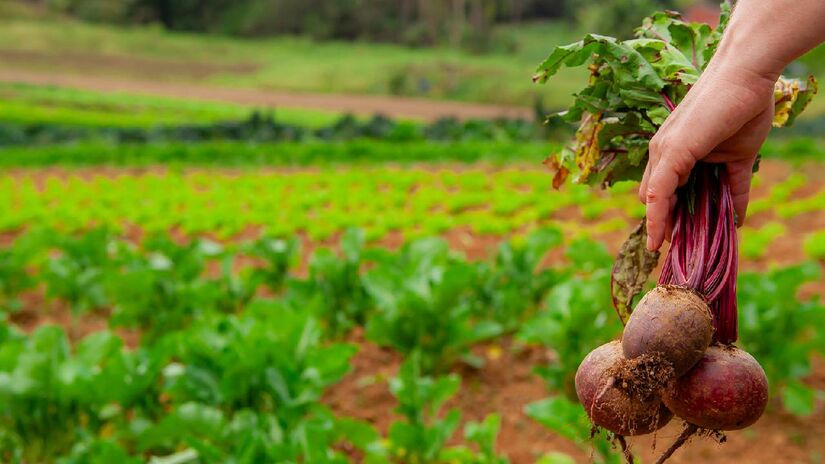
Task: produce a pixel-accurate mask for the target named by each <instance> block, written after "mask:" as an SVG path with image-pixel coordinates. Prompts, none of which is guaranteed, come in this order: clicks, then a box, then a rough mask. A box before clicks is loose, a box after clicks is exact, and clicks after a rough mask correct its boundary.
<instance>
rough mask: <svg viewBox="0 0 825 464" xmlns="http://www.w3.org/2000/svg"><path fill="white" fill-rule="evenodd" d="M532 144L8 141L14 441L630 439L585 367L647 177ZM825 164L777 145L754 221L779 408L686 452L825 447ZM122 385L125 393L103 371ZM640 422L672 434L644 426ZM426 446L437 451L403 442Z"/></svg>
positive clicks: (645, 446) (9, 424)
mask: <svg viewBox="0 0 825 464" xmlns="http://www.w3.org/2000/svg"><path fill="white" fill-rule="evenodd" d="M308 143H312V142H308ZM339 143H341V144H344V145H346V144H351V143H365V142H363V141H361V142H359V141H352V142H339ZM376 143H377V142H376ZM299 145H300V142H299V143H296V144H293V145H292V147H293V148H296V147H298V146H299ZM527 146H528V147H530V146H531V145H530V144H527ZM80 147H81V148H82V147H83V145H80ZM125 147H126V146H124V148H125ZM151 147H152V145H147V146H145V147H142V148H141V146H133V147H130V148H129V149H131V150H134V151H135V156H136V157H139V154H140V153H146V154H147V156H150V152H151ZM539 147H541V145H540V144H536V145H535V148H539ZM48 149H49V148H48V145H46V146H43V147H40V148H36V149H34V150H33V151H31V153H36V152H37V151H38V150H40V151H44V150H48ZM117 149H118V147H117V146H114V147H110V148H109V150H117ZM14 150H15V148H13V147H12V148H7V149H5V151H7V152H9V153H12V152H13V151H14ZM57 152H59V150H57ZM20 153H27V152H25V151H20ZM71 156H72V157H76V156H78V155H77V154H76V153H75V154H72V155H71ZM14 159H21V160H24V156H23V155H19V156H18V157H17V158H15V157H12V158H10V160H14ZM68 159H72V158H71V157H69V158H68ZM241 159H243V158H241ZM530 159H531V158H522V159H520V160H519V159H517V158H516V160H515V161H513V162H511V163H502V162H476V161H470V162H461V161H460V160H451V161H447V162H446V163H445V162H443V161H441V162H426V161H415V162H411V163H406V164H398V163H387V162H384V161H382V158H381V157H378V158H377V159H376V160H373V161H371V160H370V158H369V156H366V157H365V158H364V159H362V160H361V161H360V162H358V163H356V164H348V163H341V162H330V163H324V164H321V165H318V166H314V167H313V166H307V165H302V164H300V163H299V164H294V165H291V166H290V165H289V164H286V165H284V164H282V165H281V166H277V165H275V166H270V167H261V166H260V165H259V164H255V163H253V164H247V165H243V163H241V164H240V165H238V164H237V163H236V164H235V165H234V166H232V167H228V166H227V167H220V166H216V165H215V161H214V160H213V163H212V164H211V165H210V166H208V167H207V166H201V165H199V164H198V163H197V162H195V163H193V164H189V165H187V163H186V161H185V160H178V162H176V163H175V164H174V165H173V166H164V165H162V164H157V163H155V164H148V165H145V164H143V165H140V164H138V165H136V166H129V164H128V162H127V163H126V164H123V163H121V165H112V164H108V163H105V162H103V164H97V165H94V164H93V165H88V164H87V165H85V166H74V167H73V166H72V165H71V163H69V164H65V163H64V164H63V165H62V166H61V165H60V163H57V164H56V165H51V166H50V165H48V164H38V166H40V167H31V166H30V167H14V165H13V163H14V162H13V161H9V165H7V166H5V167H4V169H3V173H2V174H1V175H0V198H2V202H3V204H6V205H9V208H8V209H7V210H6V211H5V212H4V214H3V216H2V220H3V223H2V232H0V237H2V245H3V248H2V250H3V251H2V255H0V256H2V260H0V263H2V265H0V276H2V278H0V281H2V282H3V286H2V301H3V306H4V307H5V308H7V310H6V311H7V316H6V322H5V323H4V327H5V329H4V331H5V332H4V333H5V335H4V337H5V338H4V340H5V342H4V343H3V353H4V354H3V355H1V356H0V359H2V360H3V361H2V362H1V363H0V371H2V372H3V373H4V374H3V376H0V383H1V384H2V385H5V386H4V387H3V388H4V390H3V391H4V392H5V393H4V396H3V398H4V399H3V400H1V401H2V403H0V404H2V411H3V416H2V417H3V421H4V422H3V423H4V424H5V425H4V430H5V431H6V432H5V433H6V435H5V436H4V438H3V441H2V443H5V445H4V446H5V448H3V449H4V453H5V454H4V456H6V457H7V458H8V459H15V457H14V455H13V450H18V451H19V450H21V449H24V450H25V452H26V453H27V454H25V455H21V456H19V457H18V459H22V460H23V462H32V461H46V462H47V461H50V460H52V459H55V458H57V457H58V456H63V457H64V460H63V461H61V462H95V461H94V460H95V459H97V460H98V461H96V462H109V461H110V460H111V459H117V460H122V459H126V456H127V455H131V456H134V457H135V458H136V459H137V461H136V462H139V461H141V460H142V459H149V457H154V458H158V459H160V458H161V457H164V458H167V459H172V458H170V456H174V459H181V460H183V461H184V462H219V461H224V460H226V459H230V456H239V455H240V454H238V453H251V454H244V455H246V456H257V458H252V459H253V462H254V460H256V459H264V457H263V456H267V457H272V456H275V457H278V456H280V457H281V458H276V459H286V460H290V459H293V458H290V456H293V457H294V456H313V457H312V458H311V461H310V462H346V461H347V460H354V461H356V462H386V461H387V460H389V461H390V462H441V461H440V460H441V459H448V458H446V457H445V456H450V457H449V460H450V462H473V463H475V462H498V461H490V459H501V458H503V457H506V458H507V459H509V462H513V463H532V462H537V461H538V460H539V459H542V457H543V459H544V461H542V462H582V461H584V460H587V459H591V457H592V459H595V460H597V461H598V460H604V461H605V462H615V461H616V460H617V459H619V457H618V456H619V454H617V453H616V452H615V451H611V450H610V447H609V446H608V445H604V444H600V443H602V442H600V441H598V440H599V439H598V438H597V439H596V441H591V440H588V439H587V435H588V429H589V427H587V426H585V425H584V424H586V422H582V421H586V419H584V416H583V413H582V412H581V410H580V409H579V407H578V405H577V404H575V403H572V402H570V400H569V399H568V398H570V396H569V395H570V383H569V382H570V378H571V377H570V376H571V375H572V372H574V370H575V367H576V366H577V365H578V362H579V360H580V358H581V357H582V356H583V355H584V354H585V353H586V351H588V350H589V347H590V346H592V345H594V344H597V343H599V342H601V341H604V340H608V339H610V338H611V337H614V336H615V335H616V334H617V333H618V332H619V330H620V327H621V326H620V325H619V323H618V320H617V319H616V318H615V315H614V314H613V310H612V309H611V308H610V306H611V305H610V296H609V292H608V289H609V286H608V282H609V268H610V265H611V263H612V254H613V253H615V251H616V250H617V249H618V245H619V242H620V241H621V239H622V237H624V235H625V234H626V233H627V230H628V229H629V228H630V227H631V226H632V224H633V223H634V221H635V220H637V219H638V217H639V216H640V214H641V213H642V211H641V208H640V205H639V204H638V200H637V199H636V196H635V192H634V188H633V185H632V184H627V185H626V186H621V187H620V188H619V189H613V190H611V191H609V192H594V191H592V190H590V189H585V188H565V189H564V190H562V191H554V190H553V189H552V188H551V186H550V183H551V176H549V174H548V173H547V172H546V170H545V169H544V168H543V167H542V166H541V165H540V162H539V161H540V159H541V157H540V156H539V157H537V158H535V159H534V161H530ZM217 162H218V163H219V162H220V159H218V161H217ZM23 164H24V165H25V163H23ZM822 168H823V165H822V164H821V163H819V162H817V161H815V160H808V161H806V160H805V158H804V157H803V158H797V159H796V160H795V162H794V163H788V162H785V161H780V160H776V159H768V160H765V161H763V163H762V167H761V171H760V173H759V174H758V175H757V178H756V180H755V185H756V187H755V193H754V201H753V202H752V205H751V216H750V219H749V223H748V224H747V225H746V227H745V228H744V229H742V244H741V252H742V258H743V263H742V269H743V271H744V272H743V274H742V275H741V276H740V288H741V290H740V293H739V297H740V305H741V307H742V318H743V320H742V323H741V326H742V332H743V333H742V346H744V347H746V348H747V349H748V350H750V351H751V352H754V353H755V354H756V356H757V357H758V358H759V359H760V362H761V363H762V364H763V365H764V366H766V369H767V370H768V372H769V376H770V377H771V382H772V385H773V388H774V401H773V402H772V405H771V409H770V411H769V413H768V415H767V416H766V417H765V418H764V419H763V420H762V421H760V422H759V424H758V425H757V426H756V427H754V428H753V429H751V430H749V431H748V432H746V433H736V432H734V433H730V434H729V437H728V443H726V444H724V445H718V444H716V443H715V442H712V441H708V440H699V441H697V443H695V444H692V445H691V446H690V447H688V448H687V449H686V450H684V452H683V453H680V454H679V455H677V456H676V458H674V462H690V461H691V460H696V459H701V460H703V461H704V462H730V461H729V460H730V459H731V456H736V459H743V460H758V459H762V458H764V456H773V458H772V460H773V461H774V462H817V460H818V459H819V458H818V456H821V455H822V453H825V449H822V448H821V447H819V446H820V443H819V441H818V440H817V439H816V438H815V437H816V436H817V435H818V434H819V433H821V430H820V428H821V425H822V424H823V414H824V413H825V410H823V406H822V403H821V401H820V400H818V398H820V397H821V393H818V392H819V391H821V390H822V389H823V388H825V383H823V380H822V379H823V375H824V374H823V373H824V372H825V371H823V369H825V367H823V366H825V365H823V362H822V360H821V358H820V357H818V356H817V355H815V354H814V353H816V352H820V353H821V352H823V351H825V350H823V349H822V344H821V342H820V341H819V340H820V338H819V337H820V335H819V333H818V332H811V327H814V325H811V322H812V321H816V320H821V318H822V317H823V314H825V308H823V306H822V305H821V304H820V303H816V302H814V300H810V299H811V298H818V296H819V295H821V294H822V292H823V291H825V287H823V286H822V283H823V280H822V269H821V267H822V266H821V264H822V260H823V251H822V249H823V244H822V243H823V240H825V239H823V237H824V236H825V234H823V230H825V202H823V190H822V186H821V185H819V184H818V183H817V182H816V181H815V180H813V179H814V178H813V177H812V173H815V172H817V170H819V169H822ZM205 213H206V214H205ZM434 237H440V238H434ZM537 270H539V271H537ZM536 272H538V273H536ZM23 276H25V277H23ZM776 324H781V326H782V327H783V329H782V331H781V332H780V331H774V332H773V333H775V335H773V336H774V337H775V339H773V340H765V334H766V333H769V332H771V330H773V329H769V328H768V327H773V326H774V325H776ZM812 337H813V338H812ZM788 341H791V342H792V343H793V346H795V347H800V348H799V349H795V350H788V349H785V348H783V347H784V346H785V345H784V344H785V343H786V342H788ZM261 347H267V348H264V349H262V348H261ZM803 347H804V348H803ZM25 360H31V361H25ZM24 361H25V362H24ZM138 372H140V374H138ZM272 376H274V377H272ZM130 379H131V380H130ZM134 379H140V381H139V382H137V383H136V382H135V380H134ZM238 382H240V383H238ZM102 385H106V390H107V391H109V392H110V393H108V394H106V395H99V394H95V395H88V394H84V391H92V390H94V391H97V389H99V388H101V386H102ZM23 404H25V405H27V406H26V407H25V409H21V407H22V405H23ZM396 407H400V409H398V410H396V412H394V413H389V411H392V410H394V408H396ZM32 408H34V410H37V411H54V410H55V408H57V409H58V410H59V411H61V412H60V416H53V415H43V416H39V415H34V416H32V415H31V414H30V411H32ZM56 417H58V418H56ZM459 417H460V419H459ZM473 424H475V425H473ZM576 424H581V426H577V425H576ZM273 427H275V428H274V429H273ZM274 430H279V431H278V432H277V433H276V432H274ZM218 431H221V432H220V433H218ZM425 431H429V432H425ZM496 432H497V433H496ZM676 433H677V428H676V425H673V426H670V427H668V428H666V429H664V430H663V431H661V432H660V433H659V434H658V435H657V437H656V440H657V443H663V442H666V441H667V440H668V439H669V438H671V437H673V436H674V435H675V434H676ZM439 437H440V438H439ZM462 437H464V438H462ZM21 443H27V444H31V443H42V445H37V446H23V447H22V448H21ZM594 444H595V445H596V446H597V448H596V449H598V450H600V451H596V452H595V454H593V453H594V451H590V449H591V446H593V445H594ZM634 446H635V448H636V449H637V452H638V453H639V454H640V455H641V457H642V458H643V459H644V460H645V461H648V460H652V459H653V457H654V456H655V454H656V453H655V451H653V448H652V443H651V441H650V439H649V438H643V439H640V440H636V441H635V445H634ZM658 446H661V444H659V445H658ZM428 447H434V448H428ZM777 448H780V449H782V450H783V451H782V453H781V455H780V454H770V453H776V449H777ZM310 449H312V450H315V451H317V450H323V452H322V453H321V455H319V456H314V455H308V454H306V453H310ZM424 449H433V450H436V451H433V453H436V454H433V455H431V456H430V457H426V456H419V457H413V456H414V455H410V454H408V453H411V452H412V450H424ZM485 450H487V451H485ZM315 451H312V452H315ZM28 453H32V454H28ZM485 453H487V454H486V455H485ZM67 456H68V457H67ZM452 456H455V457H452ZM462 456H463V457H462ZM483 456H487V457H486V458H485V457H483ZM496 456H499V457H496ZM594 456H595V457H594ZM66 459H69V460H68V461H67V460H66ZM484 459H487V460H484ZM156 462H157V461H156ZM160 462H163V461H160ZM755 462H759V461H755Z"/></svg>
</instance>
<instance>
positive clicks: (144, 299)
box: [107, 236, 223, 338]
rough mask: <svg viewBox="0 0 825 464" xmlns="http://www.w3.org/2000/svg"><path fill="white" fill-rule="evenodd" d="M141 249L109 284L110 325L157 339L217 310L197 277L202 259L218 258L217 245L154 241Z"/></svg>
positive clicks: (208, 288) (205, 283)
mask: <svg viewBox="0 0 825 464" xmlns="http://www.w3.org/2000/svg"><path fill="white" fill-rule="evenodd" d="M143 247H144V249H145V252H146V254H145V255H144V254H142V253H135V254H132V255H131V256H130V257H129V259H127V260H126V261H125V262H124V264H123V265H122V267H121V268H120V269H118V271H117V272H115V273H113V274H112V275H111V277H110V278H109V279H107V287H108V290H109V294H110V295H111V297H112V300H113V301H114V302H115V305H114V310H113V312H112V319H111V322H112V323H113V324H115V325H122V326H126V327H138V328H141V329H143V330H144V331H145V332H144V335H145V336H146V337H149V338H157V337H159V336H160V335H162V334H164V333H166V332H169V331H172V330H176V329H180V328H182V327H184V326H185V325H186V324H187V323H188V322H189V321H191V320H192V319H193V318H194V317H195V316H196V315H198V314H203V313H207V312H209V311H211V310H214V309H215V308H216V300H215V296H216V293H215V288H214V287H212V285H211V284H210V282H209V281H207V280H205V279H202V278H201V276H202V274H203V272H204V269H205V261H206V258H207V257H210V256H212V257H214V256H218V255H219V254H220V253H222V252H223V248H222V247H221V246H219V245H218V244H217V243H214V242H210V241H206V240H199V241H194V242H192V243H189V244H186V245H177V244H176V243H174V242H173V241H171V240H170V239H168V238H165V237H160V236H156V237H152V238H150V239H147V240H146V242H145V243H144V245H143ZM218 294H219V293H218Z"/></svg>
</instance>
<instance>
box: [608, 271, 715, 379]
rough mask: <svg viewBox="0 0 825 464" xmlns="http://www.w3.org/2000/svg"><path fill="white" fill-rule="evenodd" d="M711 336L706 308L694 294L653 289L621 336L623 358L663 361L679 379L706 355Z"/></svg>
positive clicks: (638, 306) (668, 288) (708, 311)
mask: <svg viewBox="0 0 825 464" xmlns="http://www.w3.org/2000/svg"><path fill="white" fill-rule="evenodd" d="M712 336H713V320H712V317H711V313H710V309H709V308H708V305H707V304H706V303H705V302H704V301H703V300H702V298H701V297H700V296H699V295H697V294H696V293H695V292H693V291H691V290H688V289H686V288H681V287H674V286H669V285H665V286H660V287H656V288H654V289H653V290H651V291H650V292H648V293H647V295H645V296H644V297H643V298H642V300H641V301H639V304H638V305H636V309H634V310H633V314H632V315H631V316H630V319H629V320H628V322H627V326H626V327H625V329H624V335H622V351H623V353H624V356H625V358H627V359H634V358H638V357H640V356H648V357H650V358H655V359H658V360H659V361H665V362H667V363H669V365H670V366H671V367H672V368H673V375H674V376H675V377H680V376H682V375H684V374H685V373H686V372H687V371H689V370H690V368H691V367H693V366H694V365H695V364H696V363H697V362H699V360H700V359H702V355H703V354H704V353H705V350H706V349H707V347H708V345H710V341H711V338H712Z"/></svg>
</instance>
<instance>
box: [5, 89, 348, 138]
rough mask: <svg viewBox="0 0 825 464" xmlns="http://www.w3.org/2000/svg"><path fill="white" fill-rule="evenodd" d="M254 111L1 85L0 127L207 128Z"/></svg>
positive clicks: (296, 120)
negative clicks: (31, 125) (174, 126)
mask: <svg viewBox="0 0 825 464" xmlns="http://www.w3.org/2000/svg"><path fill="white" fill-rule="evenodd" d="M252 109H253V108H252V107H250V106H248V105H237V104H231V103H220V102H212V101H196V100H182V99H176V98H167V97H158V96H152V95H141V94H133V93H124V92H94V91H89V90H80V89H72V88H67V87H53V86H38V85H31V84H22V83H0V122H3V123H17V124H52V125H63V126H84V127H154V126H158V125H171V124H178V125H180V124H197V123H201V124H205V123H214V122H219V121H227V120H240V119H242V118H245V117H247V116H248V115H249V114H250V113H251V111H252ZM274 112H275V113H276V114H277V115H278V120H279V121H281V122H284V123H288V124H298V125H301V126H305V127H311V128H314V127H321V126H325V125H329V124H332V123H333V122H334V121H335V120H337V119H338V118H339V115H337V114H335V113H331V112H323V111H313V110H305V109H295V108H278V109H277V110H274Z"/></svg>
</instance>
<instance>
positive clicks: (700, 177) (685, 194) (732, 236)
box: [659, 163, 739, 344]
mask: <svg viewBox="0 0 825 464" xmlns="http://www.w3.org/2000/svg"><path fill="white" fill-rule="evenodd" d="M738 261H739V258H738V251H737V238H736V223H735V216H734V211H733V197H732V196H731V191H730V184H729V181H728V174H727V172H726V171H725V169H724V168H722V167H717V166H714V165H709V164H704V163H699V164H697V165H696V168H695V169H694V171H693V173H692V175H691V181H690V182H689V183H688V184H687V185H686V186H685V187H683V188H682V189H681V190H680V192H679V198H678V200H677V202H676V208H675V211H674V226H673V235H672V237H671V241H670V250H669V251H668V254H667V257H666V258H665V263H664V268H663V269H662V273H661V275H660V276H659V284H660V285H679V286H682V287H688V288H690V289H692V290H695V291H696V292H698V293H699V294H700V295H702V296H703V297H704V298H705V300H707V302H708V305H709V306H710V310H711V313H712V314H713V325H714V328H715V329H716V330H715V334H714V340H715V341H718V342H720V343H724V344H731V343H733V342H735V341H736V338H737V327H736V324H737V321H736V274H737V268H738Z"/></svg>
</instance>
